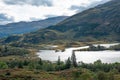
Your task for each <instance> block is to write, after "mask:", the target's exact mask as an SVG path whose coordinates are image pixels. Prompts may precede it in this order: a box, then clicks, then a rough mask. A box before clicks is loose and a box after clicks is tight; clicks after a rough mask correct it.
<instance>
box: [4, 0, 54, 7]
mask: <svg viewBox="0 0 120 80" xmlns="http://www.w3.org/2000/svg"><path fill="white" fill-rule="evenodd" d="M3 1H4V3H6V4H8V5H26V4H29V5H33V6H52V1H51V0H12V1H11V0H3Z"/></svg>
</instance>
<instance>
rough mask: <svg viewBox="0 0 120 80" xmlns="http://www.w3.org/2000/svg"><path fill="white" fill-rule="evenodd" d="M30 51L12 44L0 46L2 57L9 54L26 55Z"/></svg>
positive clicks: (0, 55)
mask: <svg viewBox="0 0 120 80" xmlns="http://www.w3.org/2000/svg"><path fill="white" fill-rule="evenodd" d="M28 53H29V51H28V50H26V49H23V48H15V47H11V46H6V45H4V46H0V57H2V56H9V55H20V56H22V55H25V54H28Z"/></svg>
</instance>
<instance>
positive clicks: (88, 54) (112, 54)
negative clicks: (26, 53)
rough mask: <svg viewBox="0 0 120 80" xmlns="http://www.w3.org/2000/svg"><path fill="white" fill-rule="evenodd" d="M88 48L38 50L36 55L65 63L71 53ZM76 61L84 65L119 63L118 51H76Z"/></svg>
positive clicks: (108, 45)
mask: <svg viewBox="0 0 120 80" xmlns="http://www.w3.org/2000/svg"><path fill="white" fill-rule="evenodd" d="M117 44H118V43H114V44H100V45H101V46H105V47H110V46H113V45H117ZM96 45H97V44H96ZM83 48H88V46H84V47H77V48H66V49H65V51H64V52H55V50H40V51H39V52H38V53H37V55H38V56H39V57H40V58H41V59H43V60H49V61H57V59H58V56H60V58H61V60H62V61H65V60H66V59H67V58H68V57H70V56H71V54H72V51H73V50H76V49H83ZM75 55H76V58H77V61H78V62H79V61H82V62H84V63H93V62H94V61H96V60H99V59H100V60H101V61H102V62H104V63H114V62H120V51H76V52H75Z"/></svg>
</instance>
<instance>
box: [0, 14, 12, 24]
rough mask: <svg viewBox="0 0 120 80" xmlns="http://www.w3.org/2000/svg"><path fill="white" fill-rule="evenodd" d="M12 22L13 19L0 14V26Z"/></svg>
mask: <svg viewBox="0 0 120 80" xmlns="http://www.w3.org/2000/svg"><path fill="white" fill-rule="evenodd" d="M13 21H14V18H13V17H10V18H8V17H7V15H6V14H3V13H0V24H6V23H9V22H13Z"/></svg>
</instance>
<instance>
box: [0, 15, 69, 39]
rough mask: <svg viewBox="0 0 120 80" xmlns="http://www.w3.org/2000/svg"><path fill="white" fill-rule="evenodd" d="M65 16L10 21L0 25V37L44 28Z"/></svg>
mask: <svg viewBox="0 0 120 80" xmlns="http://www.w3.org/2000/svg"><path fill="white" fill-rule="evenodd" d="M66 18H67V16H59V17H53V18H48V19H45V20H39V21H32V22H18V23H10V24H7V25H0V38H2V37H6V36H10V35H13V34H23V33H28V32H32V31H36V30H39V29H41V28H46V27H48V26H50V25H55V24H57V23H59V22H60V21H62V20H64V19H66Z"/></svg>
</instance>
